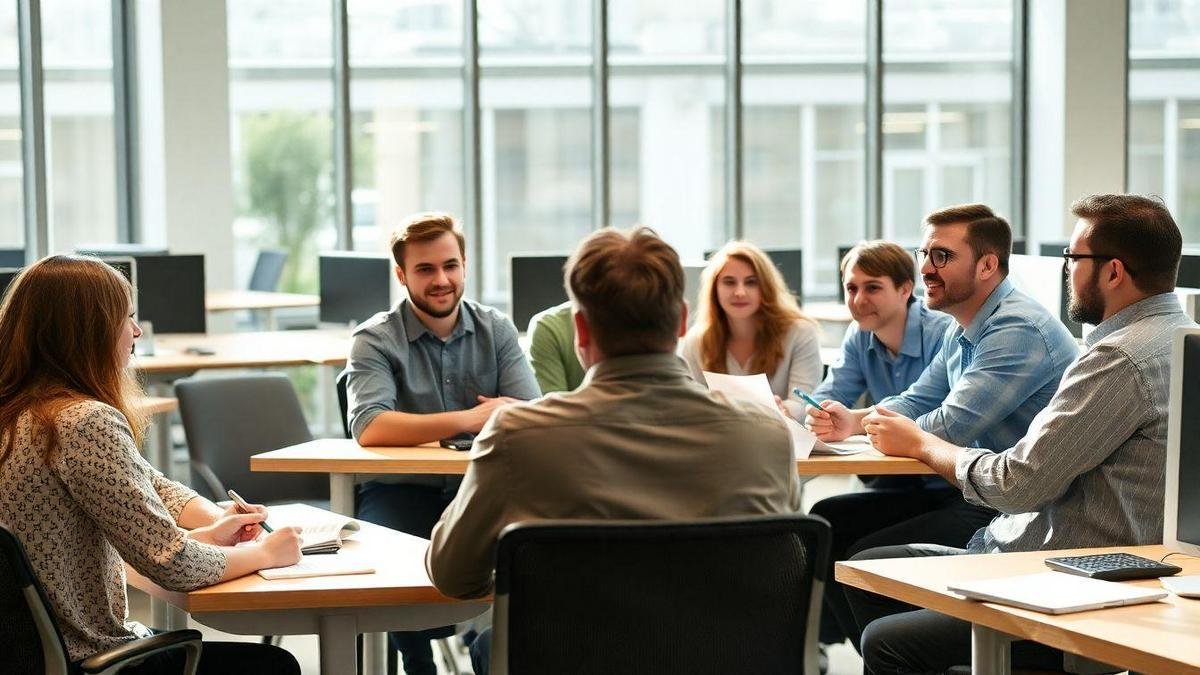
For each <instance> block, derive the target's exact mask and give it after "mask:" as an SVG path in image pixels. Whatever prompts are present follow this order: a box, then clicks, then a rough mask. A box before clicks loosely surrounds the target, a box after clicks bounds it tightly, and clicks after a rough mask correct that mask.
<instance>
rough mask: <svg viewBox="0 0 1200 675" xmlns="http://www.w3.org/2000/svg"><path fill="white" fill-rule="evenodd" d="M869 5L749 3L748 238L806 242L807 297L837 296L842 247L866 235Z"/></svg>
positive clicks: (775, 243) (791, 244)
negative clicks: (865, 158) (866, 57)
mask: <svg viewBox="0 0 1200 675" xmlns="http://www.w3.org/2000/svg"><path fill="white" fill-rule="evenodd" d="M865 10H866V3H862V2H848V3H835V2H823V1H822V0H804V1H802V2H800V1H796V0H754V1H752V2H746V3H744V4H743V17H742V25H743V48H742V52H743V54H742V63H743V95H742V102H743V106H744V108H743V115H742V126H743V140H742V143H743V149H742V158H741V162H742V172H743V210H744V214H745V215H744V218H745V222H744V226H743V231H744V236H745V238H746V239H749V240H750V241H753V242H755V243H758V244H760V245H762V246H767V247H787V248H801V249H803V250H804V253H805V256H804V257H805V264H804V270H805V279H804V289H805V293H806V294H808V295H833V294H834V293H835V290H834V289H835V288H836V284H837V259H836V258H837V256H836V253H837V249H838V247H840V246H845V245H848V244H853V243H855V242H857V241H858V240H860V239H862V238H863V236H864V235H865V222H864V218H865V214H866V210H865V208H864V207H863V196H864V194H865V191H864V189H863V183H864V174H863V140H864V138H865V135H864V133H863V128H864V122H863V108H864V106H863V102H864V91H865V70H864V59H865V53H866V12H865Z"/></svg>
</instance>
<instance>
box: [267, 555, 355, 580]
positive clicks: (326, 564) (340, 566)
mask: <svg viewBox="0 0 1200 675" xmlns="http://www.w3.org/2000/svg"><path fill="white" fill-rule="evenodd" d="M374 573H375V568H374V567H371V566H370V565H368V564H366V563H364V562H362V561H361V560H355V559H354V558H352V557H348V556H345V555H308V556H302V557H301V558H300V562H298V563H296V564H295V565H288V566H287V567H275V568H273V569H268V570H259V571H258V576H260V577H262V578H264V579H269V580H274V579H303V578H305V577H333V576H340V575H343V574H374Z"/></svg>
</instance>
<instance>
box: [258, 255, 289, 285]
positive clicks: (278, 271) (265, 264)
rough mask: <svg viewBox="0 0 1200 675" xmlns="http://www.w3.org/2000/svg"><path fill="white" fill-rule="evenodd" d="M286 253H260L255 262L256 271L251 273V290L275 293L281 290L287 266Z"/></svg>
mask: <svg viewBox="0 0 1200 675" xmlns="http://www.w3.org/2000/svg"><path fill="white" fill-rule="evenodd" d="M287 259H288V254H287V252H286V251H276V250H272V249H263V250H261V251H259V252H258V259H256V260H255V261H254V271H253V272H251V273H250V290H252V291H275V290H278V289H279V279H280V278H281V277H282V276H283V267H284V265H286V264H287Z"/></svg>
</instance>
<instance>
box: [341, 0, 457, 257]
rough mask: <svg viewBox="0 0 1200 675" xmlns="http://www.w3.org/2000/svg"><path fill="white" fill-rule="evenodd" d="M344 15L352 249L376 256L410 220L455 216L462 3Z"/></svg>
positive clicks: (359, 4)
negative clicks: (425, 214) (420, 215)
mask: <svg viewBox="0 0 1200 675" xmlns="http://www.w3.org/2000/svg"><path fill="white" fill-rule="evenodd" d="M347 8H348V11H349V24H350V36H349V37H350V42H349V44H350V105H351V109H352V111H353V120H352V123H351V124H352V128H351V132H352V135H353V141H352V146H351V150H352V154H353V167H352V170H353V175H354V184H353V189H352V190H351V201H352V212H353V223H354V225H353V239H354V248H355V249H357V250H360V251H371V252H377V253H382V252H386V251H387V239H388V237H389V236H390V234H391V231H392V228H394V227H395V226H396V224H397V223H399V222H400V221H401V220H402V219H403V218H404V217H405V216H407V215H409V214H411V213H415V212H418V211H448V212H450V213H453V214H455V215H456V216H459V217H462V215H463V195H464V189H465V186H464V184H463V145H462V141H463V127H462V108H463V82H462V66H463V58H462V55H463V51H462V42H463V23H462V3H461V2H452V1H448V0H441V1H430V0H403V1H397V0H350V2H349V3H348V5H347ZM472 262H474V261H472Z"/></svg>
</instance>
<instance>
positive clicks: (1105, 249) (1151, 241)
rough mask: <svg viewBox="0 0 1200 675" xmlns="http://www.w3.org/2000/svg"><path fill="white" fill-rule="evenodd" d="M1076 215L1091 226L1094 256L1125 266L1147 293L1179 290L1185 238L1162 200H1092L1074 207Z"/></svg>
mask: <svg viewBox="0 0 1200 675" xmlns="http://www.w3.org/2000/svg"><path fill="white" fill-rule="evenodd" d="M1071 213H1073V214H1075V217H1076V218H1082V219H1084V220H1087V221H1089V222H1090V223H1091V227H1090V228H1088V232H1087V242H1088V245H1089V246H1090V247H1091V249H1092V253H1096V254H1100V255H1111V256H1115V257H1117V258H1119V259H1120V260H1121V262H1122V263H1124V264H1125V271H1127V272H1129V276H1130V277H1131V278H1132V279H1133V284H1134V286H1136V287H1137V289H1138V290H1140V291H1142V292H1143V293H1153V294H1158V293H1169V292H1171V291H1173V290H1174V289H1175V279H1176V275H1177V274H1178V272H1179V256H1180V254H1181V252H1182V250H1183V237H1182V236H1181V235H1180V234H1179V227H1178V226H1177V225H1176V224H1175V219H1174V218H1172V217H1171V212H1170V211H1168V210H1167V207H1166V205H1165V204H1163V203H1162V200H1160V199H1155V198H1151V197H1143V196H1142V195H1091V196H1090V197H1084V198H1083V199H1080V200H1079V201H1077V202H1075V203H1074V204H1072V205H1071Z"/></svg>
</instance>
